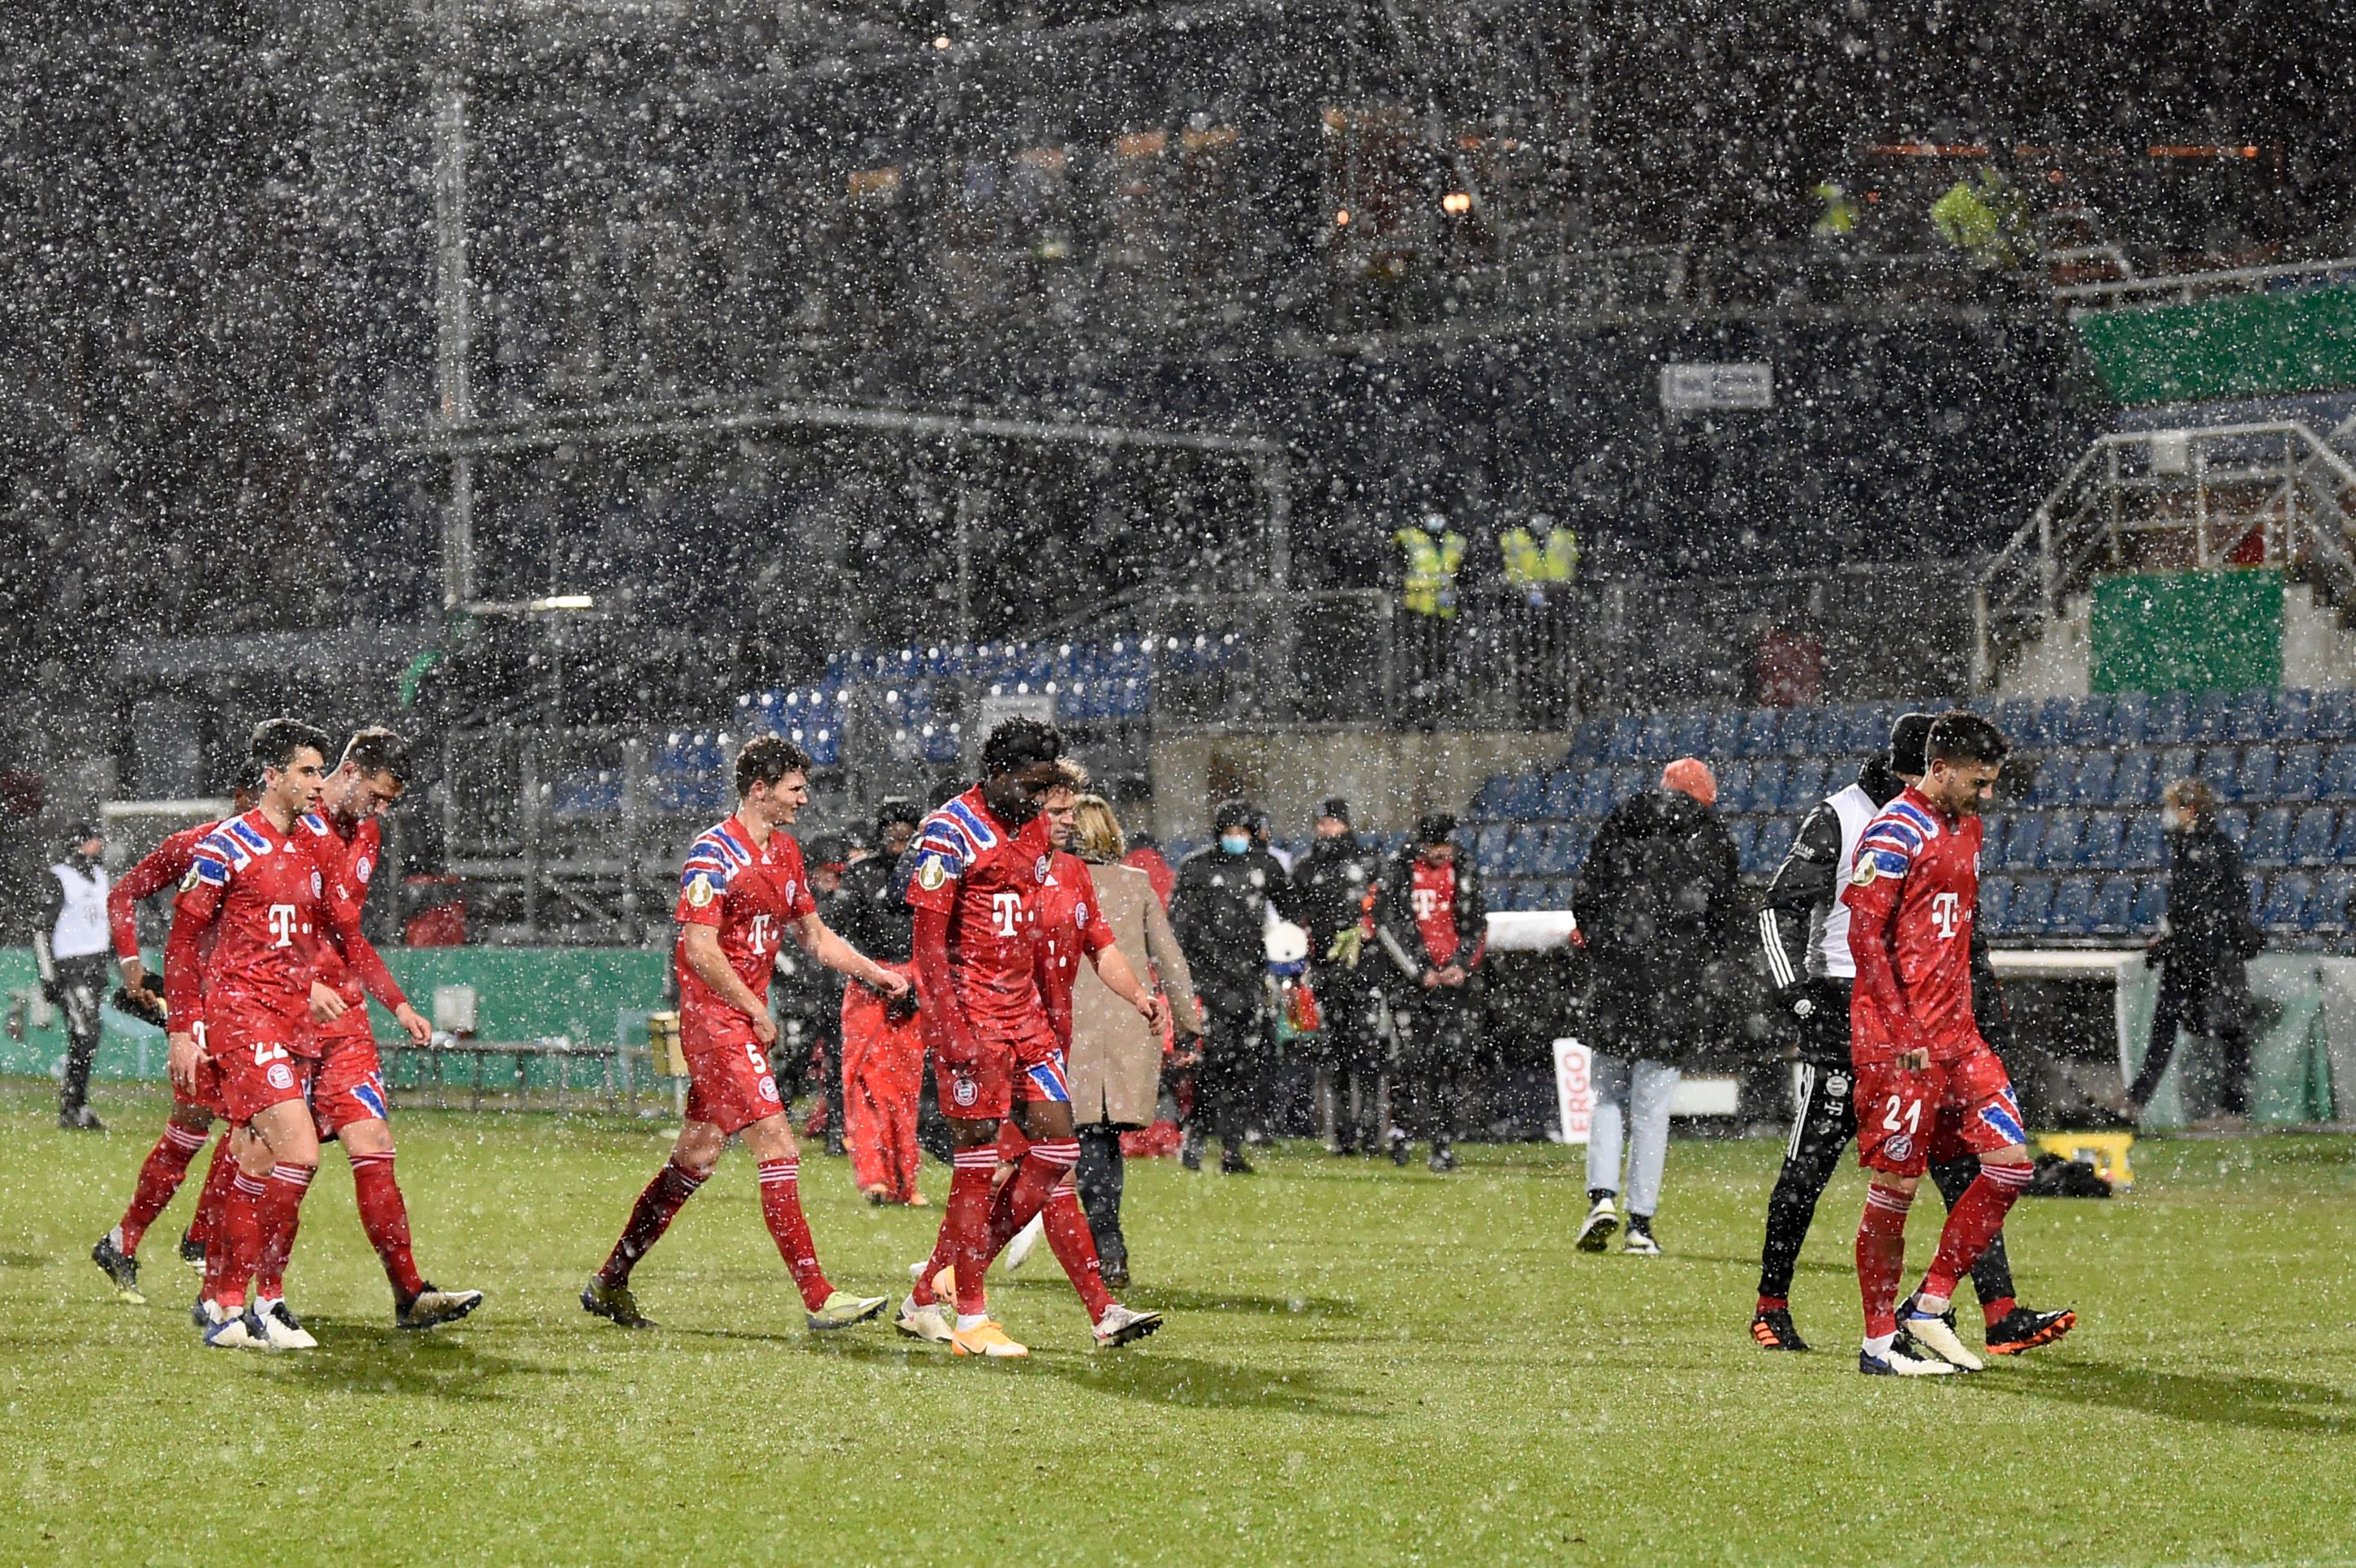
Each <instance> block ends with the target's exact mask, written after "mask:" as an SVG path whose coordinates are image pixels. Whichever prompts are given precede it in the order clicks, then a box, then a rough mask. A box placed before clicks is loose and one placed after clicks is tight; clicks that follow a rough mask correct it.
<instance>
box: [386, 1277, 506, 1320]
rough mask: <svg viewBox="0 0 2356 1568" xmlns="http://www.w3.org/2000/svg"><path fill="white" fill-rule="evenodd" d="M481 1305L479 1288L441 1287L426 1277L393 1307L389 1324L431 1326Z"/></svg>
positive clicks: (460, 1315)
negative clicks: (458, 1288)
mask: <svg viewBox="0 0 2356 1568" xmlns="http://www.w3.org/2000/svg"><path fill="white" fill-rule="evenodd" d="M480 1305H483V1293H482V1292H481V1291H478V1290H443V1289H441V1288H440V1287H438V1286H436V1285H435V1284H434V1282H433V1281H431V1280H427V1281H426V1282H424V1283H423V1286H422V1287H421V1288H420V1289H419V1290H418V1292H417V1294H415V1295H413V1296H411V1297H410V1298H409V1299H408V1300H407V1301H405V1302H402V1304H401V1305H399V1306H398V1307H396V1308H394V1309H393V1314H392V1324H393V1326H394V1327H396V1328H432V1327H434V1326H436V1325H438V1324H444V1323H455V1322H457V1321H458V1319H460V1318H462V1317H464V1316H466V1314H468V1313H470V1312H472V1311H474V1310H475V1308H477V1307H478V1306H480Z"/></svg>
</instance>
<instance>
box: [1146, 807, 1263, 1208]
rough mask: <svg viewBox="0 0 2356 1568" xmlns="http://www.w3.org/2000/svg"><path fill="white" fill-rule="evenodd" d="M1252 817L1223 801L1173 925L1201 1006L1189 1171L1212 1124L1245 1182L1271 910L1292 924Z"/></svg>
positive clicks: (1184, 1155) (1175, 907)
mask: <svg viewBox="0 0 2356 1568" xmlns="http://www.w3.org/2000/svg"><path fill="white" fill-rule="evenodd" d="M1253 815H1254V812H1253V810H1252V808H1251V807H1250V806H1249V805H1248V804H1246V803H1245V802H1244V801H1241V800H1228V801H1226V802H1224V803H1222V804H1221V805H1220V807H1219V809H1218V811H1217V812H1216V813H1215V815H1214V816H1213V819H1212V826H1213V827H1214V828H1215V830H1216V831H1217V833H1218V837H1217V839H1216V841H1215V842H1214V843H1211V844H1210V845H1209V846H1208V847H1206V848H1204V849H1198V850H1196V851H1195V852H1194V854H1190V855H1188V856H1187V857H1186V858H1185V859H1184V860H1183V861H1182V862H1180V863H1179V866H1178V882H1177V886H1175V887H1174V888H1173V889H1172V891H1171V894H1170V927H1171V929H1172V930H1173V931H1175V932H1176V933H1177V936H1178V947H1179V950H1180V951H1182V952H1183V953H1184V954H1185V955H1186V966H1187V968H1188V969H1190V970H1192V971H1193V972H1194V994H1195V996H1196V997H1197V998H1198V999H1199V1000H1200V1001H1201V1003H1202V1004H1203V1063H1202V1066H1201V1068H1200V1069H1197V1071H1196V1074H1195V1079H1194V1083H1195V1104H1194V1113H1193V1114H1192V1115H1190V1116H1189V1117H1188V1118H1187V1125H1186V1141H1185V1144H1184V1146H1183V1149H1182V1150H1181V1151H1180V1154H1179V1160H1180V1163H1181V1164H1183V1165H1185V1167H1186V1168H1187V1169H1188V1170H1194V1169H1195V1168H1197V1167H1198V1166H1200V1165H1201V1164H1202V1162H1203V1135H1204V1132H1205V1126H1206V1125H1207V1127H1208V1129H1209V1131H1210V1132H1212V1133H1215V1134H1216V1135H1217V1137H1218V1139H1219V1144H1220V1151H1221V1152H1220V1155H1219V1168H1220V1169H1221V1170H1223V1171H1226V1172H1227V1173H1229V1174H1230V1175H1248V1174H1249V1173H1250V1171H1251V1165H1250V1164H1249V1162H1248V1161H1247V1160H1245V1158H1244V1126H1245V1123H1246V1122H1248V1120H1249V1119H1250V1118H1251V1116H1253V1115H1254V1114H1255V1113H1257V1112H1259V1111H1260V1110H1261V1109H1262V1107H1263V1105H1264V1103H1265V1101H1267V1098H1268V1093H1269V1084H1268V1077H1269V1066H1270V1062H1269V1023H1270V1019H1271V1016H1272V1014H1271V1011H1270V1008H1269V988H1268V911H1269V906H1270V905H1274V906H1275V907H1276V908H1277V912H1278V913H1280V914H1282V915H1285V916H1287V917H1288V918H1289V917H1290V913H1291V910H1292V902H1293V900H1292V882H1291V879H1290V877H1288V876H1287V875H1285V871H1284V867H1283V865H1280V864H1279V862H1278V861H1277V858H1276V857H1275V856H1274V855H1272V854H1269V853H1268V851H1266V850H1264V849H1261V848H1260V847H1258V845H1257V844H1255V843H1253V842H1252V833H1251V825H1252V819H1253Z"/></svg>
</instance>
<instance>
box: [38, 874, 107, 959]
mask: <svg viewBox="0 0 2356 1568" xmlns="http://www.w3.org/2000/svg"><path fill="white" fill-rule="evenodd" d="M49 874H50V875H53V876H55V877H56V878H57V879H58V885H59V886H61V887H63V888H64V889H65V892H66V907H65V908H63V909H61V910H59V912H58V929H56V930H55V931H52V932H51V933H50V934H49V951H50V952H51V953H52V954H53V955H55V956H56V957H58V958H88V957H89V956H90V955H91V954H92V953H102V952H105V951H106V950H108V949H110V948H111V947H112V946H113V945H114V944H113V940H112V938H111V937H110V936H108V934H107V929H106V868H105V867H104V866H102V865H93V866H91V868H90V869H89V870H87V871H84V870H83V869H81V868H80V866H75V865H67V864H65V863H64V862H63V861H59V863H58V864H57V865H52V866H51V867H49Z"/></svg>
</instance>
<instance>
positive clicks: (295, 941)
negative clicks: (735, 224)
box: [164, 809, 327, 1040]
mask: <svg viewBox="0 0 2356 1568" xmlns="http://www.w3.org/2000/svg"><path fill="white" fill-rule="evenodd" d="M320 825H321V828H322V831H324V828H325V824H324V823H323V824H320ZM314 837H316V835H315V834H313V833H311V832H308V830H306V828H305V825H304V823H303V822H299V821H298V822H296V823H295V832H294V835H292V836H290V835H289V834H285V833H282V832H279V831H278V829H277V828H276V827H275V826H274V825H273V823H272V822H271V821H270V818H269V817H268V816H267V815H266V814H265V813H263V812H262V811H260V810H258V809H257V810H255V811H248V812H247V813H246V814H245V815H243V816H241V817H230V818H229V819H227V820H226V821H224V822H220V824H218V825H217V826H216V827H215V828H214V829H213V831H212V832H209V833H207V834H206V835H205V836H204V837H203V838H202V839H201V840H199V841H198V844H197V847H196V851H195V854H193V855H192V856H191V857H190V860H189V864H188V869H187V874H186V875H183V876H182V877H181V879H180V895H179V897H177V899H175V900H174V901H173V905H172V935H171V939H170V940H169V941H167V942H166V944H165V949H164V1002H165V1005H166V1008H167V1009H168V1010H169V1012H170V1015H171V1016H172V1017H174V1018H196V1017H201V1016H204V1015H203V1014H202V1013H200V1012H199V1011H198V1008H199V1006H200V1004H203V1003H204V1002H205V1001H206V1000H207V999H208V998H209V999H212V1000H213V1001H215V1002H216V1003H217V1002H219V1001H220V1000H223V999H227V1000H230V1001H233V1002H236V1003H239V1004H244V1005H248V1006H252V1007H257V1008H260V1009H262V1010H263V1011H265V1012H268V1013H272V1014H275V1015H278V1016H279V1017H280V1018H282V1019H283V1020H284V1021H285V1022H287V1023H289V1024H292V1025H295V1035H296V1036H297V1037H298V1038H301V1039H305V1040H307V1039H309V1037H310V1033H311V1030H310V1022H309V1019H310V1012H309V1004H310V997H311V980H312V975H313V972H314V969H315V966H316V948H317V946H318V928H319V926H320V924H321V922H322V921H323V920H324V919H325V918H326V908H327V875H326V869H325V867H324V866H323V865H322V864H321V862H320V860H319V858H318V857H317V856H316V854H314V853H313V851H312V849H311V847H310V845H309V844H308V843H305V840H306V839H311V838H314ZM208 934H210V935H211V936H212V938H213V947H212V951H211V952H210V953H209V954H207V953H205V951H204V941H205V938H206V937H207V935H208Z"/></svg>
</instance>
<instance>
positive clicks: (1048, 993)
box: [1033, 850, 1113, 1048]
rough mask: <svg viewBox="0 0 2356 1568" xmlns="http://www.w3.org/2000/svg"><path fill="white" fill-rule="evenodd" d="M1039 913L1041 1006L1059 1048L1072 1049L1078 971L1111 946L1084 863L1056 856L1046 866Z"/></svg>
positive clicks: (1057, 853) (1058, 853)
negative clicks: (1073, 1012) (1073, 993)
mask: <svg viewBox="0 0 2356 1568" xmlns="http://www.w3.org/2000/svg"><path fill="white" fill-rule="evenodd" d="M1033 908H1036V910H1037V911H1038V925H1037V926H1036V928H1035V930H1036V933H1037V941H1036V946H1037V949H1038V950H1037V953H1036V954H1035V956H1034V962H1035V965H1036V968H1037V972H1038V977H1039V1001H1040V1004H1041V1005H1043V1006H1044V1007H1045V1008H1046V1010H1047V1026H1048V1027H1049V1028H1051V1029H1053V1030H1055V1038H1056V1040H1057V1042H1058V1043H1060V1044H1062V1045H1063V1046H1065V1047H1067V1048H1068V1047H1070V1045H1071V1043H1072V988H1073V987H1074V986H1075V985H1077V984H1078V983H1079V979H1080V965H1081V964H1083V963H1085V962H1087V961H1088V960H1089V959H1090V958H1091V957H1093V956H1095V955H1096V954H1098V953H1100V952H1102V951H1104V950H1105V949H1107V948H1108V947H1110V946H1112V944H1113V938H1112V928H1111V927H1110V926H1108V925H1107V924H1105V918H1104V911H1103V909H1101V908H1098V904H1097V883H1096V878H1095V877H1093V876H1091V875H1088V863H1087V861H1085V860H1082V859H1081V858H1080V857H1079V856H1078V855H1076V854H1066V852H1064V851H1063V850H1056V851H1055V853H1054V854H1053V856H1052V857H1051V858H1050V860H1049V862H1048V865H1047V880H1046V881H1045V882H1044V883H1042V884H1040V886H1039V893H1038V897H1036V898H1035V899H1034V900H1033Z"/></svg>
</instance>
